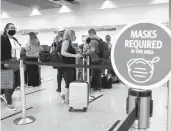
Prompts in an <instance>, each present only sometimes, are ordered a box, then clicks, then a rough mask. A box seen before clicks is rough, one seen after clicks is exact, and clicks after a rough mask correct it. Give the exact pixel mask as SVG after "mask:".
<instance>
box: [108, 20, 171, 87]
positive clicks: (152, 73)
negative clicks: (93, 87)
mask: <svg viewBox="0 0 171 131" xmlns="http://www.w3.org/2000/svg"><path fill="white" fill-rule="evenodd" d="M111 55H112V57H111V61H112V66H113V68H114V71H115V72H116V74H117V75H118V77H119V78H120V79H121V80H122V81H123V82H124V83H125V84H126V85H128V86H130V87H133V88H138V89H150V88H154V87H159V86H162V85H163V84H164V83H165V82H167V80H168V79H169V77H170V71H171V32H170V30H169V29H168V28H167V27H165V26H164V25H160V24H154V23H150V22H140V23H135V24H131V25H128V26H126V27H125V28H124V29H123V30H122V31H121V32H120V34H119V35H118V37H117V39H116V41H115V43H114V44H113V47H112V52H111Z"/></svg>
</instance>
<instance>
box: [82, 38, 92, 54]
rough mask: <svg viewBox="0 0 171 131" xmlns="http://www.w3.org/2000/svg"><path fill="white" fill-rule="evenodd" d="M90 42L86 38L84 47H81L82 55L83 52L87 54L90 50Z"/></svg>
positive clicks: (89, 39)
mask: <svg viewBox="0 0 171 131" xmlns="http://www.w3.org/2000/svg"><path fill="white" fill-rule="evenodd" d="M90 42H91V38H90V37H88V38H87V39H86V43H85V44H84V46H83V54H84V53H85V52H87V50H88V49H90Z"/></svg>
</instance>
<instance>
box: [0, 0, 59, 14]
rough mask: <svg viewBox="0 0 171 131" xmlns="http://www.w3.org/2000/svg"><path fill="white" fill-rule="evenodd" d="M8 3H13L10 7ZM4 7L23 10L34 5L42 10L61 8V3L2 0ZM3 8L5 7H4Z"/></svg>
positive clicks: (46, 0)
mask: <svg viewBox="0 0 171 131" xmlns="http://www.w3.org/2000/svg"><path fill="white" fill-rule="evenodd" d="M8 4H9V5H11V6H9V7H11V8H9V7H8ZM1 5H2V7H4V10H6V9H7V10H8V11H9V10H19V9H20V10H23V9H28V8H32V7H37V8H39V9H40V10H43V9H52V8H60V7H61V5H59V4H57V3H56V4H55V3H52V2H50V1H49V0H2V4H1ZM12 5H18V7H19V9H17V7H16V6H14V7H12ZM2 9H3V8H2Z"/></svg>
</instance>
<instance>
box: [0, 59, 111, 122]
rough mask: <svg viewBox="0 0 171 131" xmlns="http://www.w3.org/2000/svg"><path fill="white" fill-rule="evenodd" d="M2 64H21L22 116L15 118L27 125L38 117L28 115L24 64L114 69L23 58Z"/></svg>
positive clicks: (105, 66) (104, 66) (103, 65)
mask: <svg viewBox="0 0 171 131" xmlns="http://www.w3.org/2000/svg"><path fill="white" fill-rule="evenodd" d="M1 64H11V65H15V64H17V65H18V64H20V77H21V96H22V117H19V118H17V119H15V120H14V123H15V124H16V125H25V124H29V123H32V122H34V121H35V120H36V119H35V118H34V117H32V116H27V115H26V98H25V80H24V65H45V66H56V67H66V68H68V67H75V68H88V69H112V67H110V66H109V65H105V64H102V65H81V64H63V63H53V62H33V61H26V60H24V58H21V59H20V60H19V61H1Z"/></svg>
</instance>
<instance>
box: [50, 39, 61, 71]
mask: <svg viewBox="0 0 171 131" xmlns="http://www.w3.org/2000/svg"><path fill="white" fill-rule="evenodd" d="M61 47H62V41H60V42H59V43H58V44H56V47H55V48H54V50H52V53H51V62H53V63H62V55H61ZM53 68H54V69H59V68H60V67H57V66H53Z"/></svg>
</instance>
